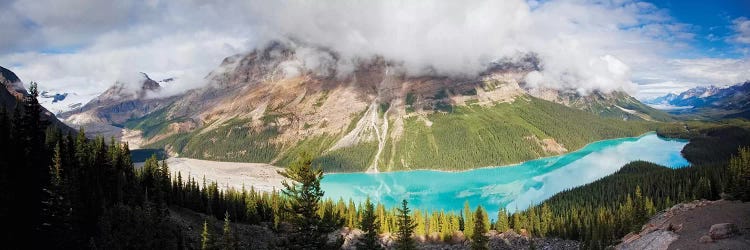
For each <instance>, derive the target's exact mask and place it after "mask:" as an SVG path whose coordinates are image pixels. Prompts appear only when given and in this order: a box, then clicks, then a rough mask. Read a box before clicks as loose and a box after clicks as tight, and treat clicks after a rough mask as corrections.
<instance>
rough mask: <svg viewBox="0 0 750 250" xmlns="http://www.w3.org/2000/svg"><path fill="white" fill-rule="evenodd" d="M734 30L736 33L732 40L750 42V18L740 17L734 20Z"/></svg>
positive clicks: (742, 42) (743, 42)
mask: <svg viewBox="0 0 750 250" xmlns="http://www.w3.org/2000/svg"><path fill="white" fill-rule="evenodd" d="M732 30H734V32H735V33H736V34H735V35H734V36H732V37H731V38H730V41H733V42H737V43H741V44H750V19H747V17H740V18H737V19H734V20H732Z"/></svg>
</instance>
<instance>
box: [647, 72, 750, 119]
mask: <svg viewBox="0 0 750 250" xmlns="http://www.w3.org/2000/svg"><path fill="white" fill-rule="evenodd" d="M646 103H648V104H650V105H654V106H657V107H658V106H660V105H661V106H665V105H666V106H671V107H672V110H670V113H673V114H682V115H697V116H703V117H707V118H734V117H741V118H750V81H746V82H744V83H739V84H736V85H732V86H728V87H724V88H718V87H714V86H708V87H695V88H692V89H689V90H686V91H685V92H682V93H680V94H672V93H670V94H667V95H664V96H660V97H657V98H654V99H652V100H649V101H646ZM674 107H677V108H674Z"/></svg>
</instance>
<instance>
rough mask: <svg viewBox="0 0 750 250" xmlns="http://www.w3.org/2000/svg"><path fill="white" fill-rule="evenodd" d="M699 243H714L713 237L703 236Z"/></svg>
mask: <svg viewBox="0 0 750 250" xmlns="http://www.w3.org/2000/svg"><path fill="white" fill-rule="evenodd" d="M698 242H700V243H711V242H714V240H712V239H711V237H710V236H708V235H703V236H701V238H700V239H698Z"/></svg>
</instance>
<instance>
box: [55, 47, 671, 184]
mask: <svg viewBox="0 0 750 250" xmlns="http://www.w3.org/2000/svg"><path fill="white" fill-rule="evenodd" d="M539 67H540V64H539V59H537V58H536V57H535V56H534V55H533V54H530V55H528V56H526V57H523V58H521V59H517V60H500V61H498V62H496V63H494V64H492V65H490V67H488V69H487V70H486V71H485V72H483V73H482V74H480V75H479V76H474V77H451V76H441V75H437V74H423V75H418V76H414V75H410V74H409V73H408V72H407V71H406V70H405V69H404V68H403V67H402V66H401V65H400V64H399V63H398V62H393V61H388V60H387V59H385V58H375V59H369V60H359V61H357V62H343V61H339V59H338V55H337V53H336V52H335V51H332V50H329V49H325V48H316V47H306V46H303V45H299V44H294V43H281V42H275V43H270V44H269V45H268V46H266V47H264V48H262V49H256V50H254V51H252V52H250V53H247V54H241V55H235V56H232V57H228V58H226V59H225V60H224V61H223V62H222V63H221V65H220V66H219V68H218V69H216V70H215V71H213V72H211V73H210V74H208V76H206V78H205V81H206V85H205V87H203V88H199V89H194V90H190V91H188V92H186V93H184V94H181V95H178V96H174V97H169V98H161V99H144V98H142V97H140V96H138V95H135V96H130V97H129V98H124V99H122V98H108V96H111V95H113V94H112V93H117V92H118V91H117V90H116V88H113V89H111V90H112V91H109V90H108V91H107V92H105V93H104V94H102V96H100V97H99V98H97V99H95V100H93V101H92V102H91V103H89V104H87V105H85V106H84V107H83V108H81V109H80V110H76V111H74V112H70V113H66V114H65V115H64V116H63V117H66V121H67V122H70V123H75V122H78V121H81V120H85V121H91V122H93V123H98V124H104V125H107V126H113V127H121V128H124V129H126V130H127V131H139V133H140V138H137V139H138V142H139V143H140V144H142V146H144V147H150V148H164V149H166V150H167V151H168V152H169V153H170V154H171V155H179V156H183V157H191V158H201V159H211V160H220V161H243V162H265V163H272V164H277V165H285V164H286V163H288V162H289V161H290V159H292V158H293V157H296V155H297V154H298V153H299V152H302V151H306V152H310V153H313V154H314V155H319V157H318V158H316V159H315V161H316V162H317V163H319V164H321V165H322V166H323V167H324V168H325V169H326V171H366V170H367V171H392V170H404V169H421V168H438V169H467V168H473V167H480V166H489V165H502V164H510V163H516V162H519V161H523V160H528V159H533V158H538V157H543V156H549V155H556V154H560V153H562V152H568V151H572V150H576V149H578V148H580V147H582V146H583V145H585V144H587V143H589V142H591V141H594V140H598V139H604V138H612V137H622V136H633V135H637V134H640V133H642V132H645V131H647V130H649V128H648V126H649V125H648V124H647V123H644V122H637V121H647V120H648V121H653V120H668V119H671V118H670V117H669V116H668V115H666V114H664V113H662V112H660V111H657V110H655V109H653V108H650V107H648V106H646V105H644V104H642V103H640V102H639V101H637V100H635V99H634V98H632V97H630V96H629V95H627V94H626V93H624V92H612V93H601V92H595V93H593V94H591V95H588V96H583V95H579V94H577V93H576V92H573V91H565V90H553V89H530V88H527V87H526V86H525V83H524V82H523V78H524V76H525V75H526V74H527V73H529V72H531V71H533V70H538V69H539ZM147 81H148V80H147ZM145 83H146V82H144V86H145ZM144 91H148V90H144ZM115 107H117V108H115ZM118 108H120V109H118ZM631 121H636V122H631ZM583 127H585V128H587V129H580V128H583Z"/></svg>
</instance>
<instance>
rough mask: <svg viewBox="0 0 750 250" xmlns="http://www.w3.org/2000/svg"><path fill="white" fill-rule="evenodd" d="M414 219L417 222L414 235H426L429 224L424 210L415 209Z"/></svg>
mask: <svg viewBox="0 0 750 250" xmlns="http://www.w3.org/2000/svg"><path fill="white" fill-rule="evenodd" d="M414 221H415V223H416V227H415V228H414V235H416V236H424V235H425V234H427V225H426V223H427V222H426V221H425V217H424V215H422V211H420V210H419V209H417V210H414Z"/></svg>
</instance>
